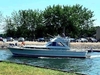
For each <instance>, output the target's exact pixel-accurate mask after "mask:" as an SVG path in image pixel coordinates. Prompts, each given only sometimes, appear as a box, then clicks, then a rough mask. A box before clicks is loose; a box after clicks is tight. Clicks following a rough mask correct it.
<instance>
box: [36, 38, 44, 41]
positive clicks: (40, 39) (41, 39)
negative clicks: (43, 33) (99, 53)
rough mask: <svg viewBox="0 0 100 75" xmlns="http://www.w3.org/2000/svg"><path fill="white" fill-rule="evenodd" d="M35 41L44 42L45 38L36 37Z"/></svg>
mask: <svg viewBox="0 0 100 75" xmlns="http://www.w3.org/2000/svg"><path fill="white" fill-rule="evenodd" d="M37 41H38V42H45V39H44V38H38V39H37Z"/></svg>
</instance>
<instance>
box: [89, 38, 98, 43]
mask: <svg viewBox="0 0 100 75" xmlns="http://www.w3.org/2000/svg"><path fill="white" fill-rule="evenodd" d="M88 41H89V42H97V39H95V38H93V37H89V38H88Z"/></svg>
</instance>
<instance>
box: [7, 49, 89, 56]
mask: <svg viewBox="0 0 100 75" xmlns="http://www.w3.org/2000/svg"><path fill="white" fill-rule="evenodd" d="M9 50H10V51H11V52H12V53H13V55H17V56H28V57H29V56H31V57H76V58H86V57H87V52H86V51H82V52H81V51H80V52H77V51H70V50H58V49H53V50H51V49H27V48H14V47H12V48H9Z"/></svg>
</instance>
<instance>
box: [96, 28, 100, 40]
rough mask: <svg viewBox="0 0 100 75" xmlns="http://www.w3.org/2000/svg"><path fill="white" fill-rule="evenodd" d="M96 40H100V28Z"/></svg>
mask: <svg viewBox="0 0 100 75" xmlns="http://www.w3.org/2000/svg"><path fill="white" fill-rule="evenodd" d="M96 39H97V40H100V27H98V28H97V30H96Z"/></svg>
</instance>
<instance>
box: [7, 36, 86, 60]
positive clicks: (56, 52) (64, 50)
mask: <svg viewBox="0 0 100 75" xmlns="http://www.w3.org/2000/svg"><path fill="white" fill-rule="evenodd" d="M8 49H9V50H10V51H11V53H12V54H13V56H28V57H29V56H31V57H61V58H62V57H75V58H86V57H87V54H88V52H87V51H73V50H71V49H70V41H69V39H68V38H65V37H61V36H56V37H54V38H53V39H51V40H50V41H49V42H47V43H46V44H45V45H41V46H37V45H24V46H23V47H19V46H9V47H8Z"/></svg>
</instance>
